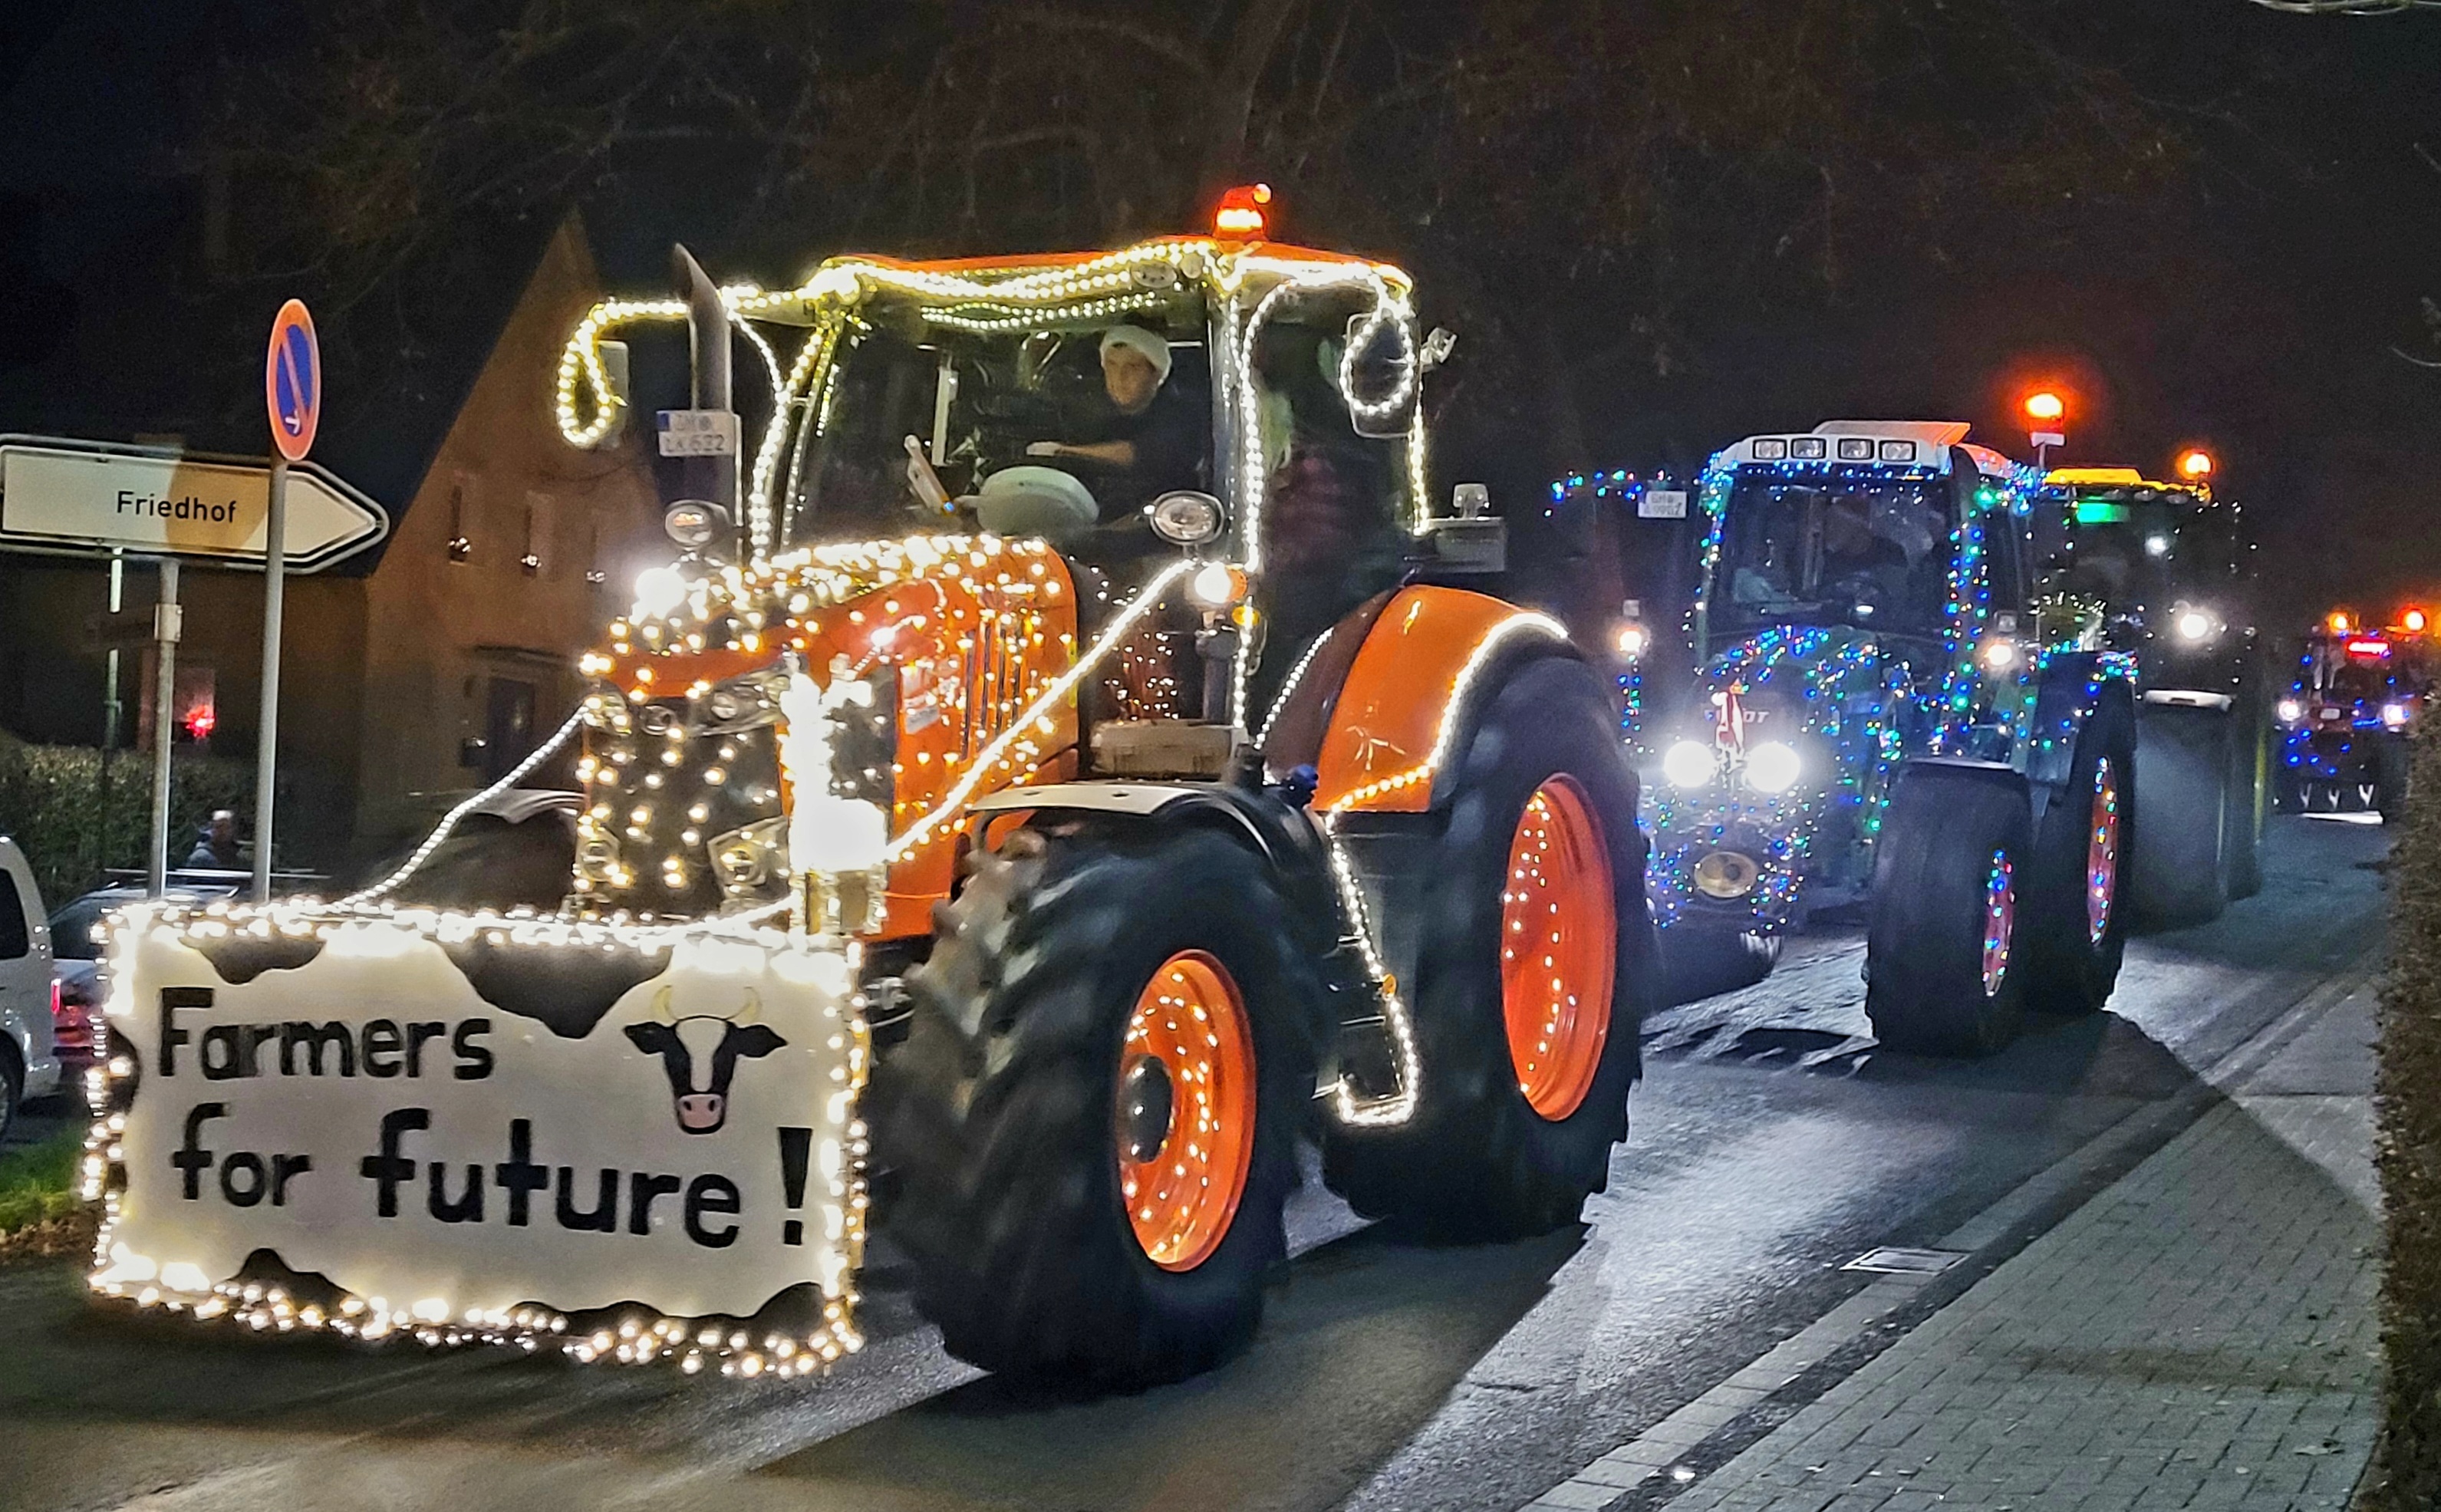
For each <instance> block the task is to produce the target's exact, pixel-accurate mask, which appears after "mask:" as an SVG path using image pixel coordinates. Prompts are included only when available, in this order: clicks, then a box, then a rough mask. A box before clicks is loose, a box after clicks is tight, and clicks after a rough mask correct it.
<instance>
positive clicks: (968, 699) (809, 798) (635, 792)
mask: <svg viewBox="0 0 2441 1512" xmlns="http://www.w3.org/2000/svg"><path fill="white" fill-rule="evenodd" d="M671 570H672V571H673V579H672V580H671V581H666V582H656V581H654V580H653V579H652V575H651V574H647V581H646V582H645V583H644V584H642V585H641V586H642V588H643V589H644V590H645V595H646V601H647V602H644V603H640V604H639V605H638V611H637V613H636V614H634V615H633V616H631V617H629V618H627V619H624V620H620V621H614V622H613V623H612V624H611V626H610V639H609V641H608V644H607V646H606V648H605V649H604V650H602V651H600V652H597V653H594V654H593V655H591V656H589V657H587V658H586V661H585V670H586V672H587V673H588V675H591V676H592V677H594V678H595V679H596V681H595V684H594V687H593V689H592V691H591V693H588V696H587V699H586V704H585V709H586V725H587V729H586V749H585V755H584V757H583V759H582V760H581V761H580V762H579V763H578V765H577V773H576V775H577V777H578V780H579V781H581V782H582V783H584V784H585V789H586V804H585V811H584V813H583V815H582V816H581V819H580V826H579V836H578V846H577V874H576V877H575V879H574V890H575V896H576V897H577V899H578V900H579V903H580V905H581V907H582V909H584V911H587V912H595V911H599V912H603V913H615V912H617V911H620V910H625V911H628V912H631V913H650V914H652V915H654V916H656V917H661V918H668V917H673V916H675V917H679V918H694V917H702V916H705V915H708V914H714V913H722V912H730V911H734V910H737V909H743V908H751V907H756V906H759V905H763V904H768V903H770V902H773V901H775V900H779V899H782V898H784V897H786V896H787V883H788V879H789V877H790V875H791V874H792V868H791V862H790V856H791V854H792V853H794V854H798V855H803V854H806V853H807V851H808V847H809V846H810V847H813V848H815V849H820V848H821V847H822V845H823V842H824V840H825V839H826V838H835V837H829V836H827V835H826V834H822V833H818V834H814V835H808V834H806V833H805V828H806V826H805V825H798V824H793V823H792V820H793V819H794V818H795V816H796V814H797V812H798V810H799V809H800V807H801V805H805V804H806V803H808V802H810V803H813V804H815V805H816V806H818V807H822V808H823V812H824V814H825V815H826V816H827V815H830V814H831V813H832V812H833V810H831V809H830V808H829V807H828V805H829V804H830V803H831V802H832V801H835V800H837V801H849V802H851V803H853V804H859V805H869V806H870V808H872V809H878V810H879V811H880V814H881V816H882V822H883V829H884V833H883V835H882V836H881V837H879V838H880V840H881V841H882V842H884V843H886V850H887V855H886V861H887V865H888V869H889V875H888V884H887V888H886V890H885V898H884V902H883V905H882V911H883V913H884V914H885V915H886V917H884V918H883V920H882V921H881V923H880V926H879V927H878V929H877V931H875V932H877V933H878V934H880V935H882V936H883V937H889V936H892V935H895V934H897V933H902V932H904V933H920V932H922V930H923V929H924V928H925V927H926V925H925V911H926V909H929V907H930V905H931V902H932V901H933V900H934V899H935V898H937V897H940V896H945V895H946V894H947V891H948V886H949V873H950V868H951V863H952V860H953V855H952V841H953V840H954V836H955V829H956V826H955V824H954V823H953V822H950V820H951V819H952V818H953V816H954V813H955V812H956V811H958V810H960V809H961V808H962V806H963V804H964V803H965V801H967V800H968V799H970V798H972V797H974V796H976V795H977V794H980V793H983V792H988V791H991V790H993V789H996V788H998V787H1002V786H1005V785H1008V784H1009V783H1020V782H1024V781H1026V780H1028V779H1029V778H1032V777H1034V776H1036V775H1037V774H1039V773H1040V772H1041V771H1043V770H1044V769H1045V768H1046V767H1050V766H1053V765H1056V764H1057V763H1058V762H1060V761H1062V760H1064V759H1067V757H1068V754H1069V753H1070V752H1071V751H1072V750H1073V747H1075V745H1076V709H1075V702H1074V700H1073V699H1067V700H1062V701H1060V702H1059V703H1058V705H1057V706H1056V707H1055V708H1052V709H1050V710H1047V711H1043V712H1042V713H1041V714H1040V715H1038V716H1037V717H1036V719H1035V720H1034V721H1033V722H1032V723H1031V724H1030V725H1028V726H1026V728H1024V729H1017V728H1016V726H1017V724H1018V722H1019V716H1020V715H1021V714H1022V712H1023V711H1025V710H1026V709H1027V708H1028V706H1029V705H1032V704H1034V703H1036V702H1038V701H1039V700H1040V698H1041V697H1042V695H1043V693H1044V691H1045V690H1046V689H1047V688H1048V687H1049V686H1050V684H1051V683H1052V681H1053V680H1054V679H1056V678H1057V677H1058V676H1059V675H1060V674H1061V673H1063V672H1065V671H1066V670H1067V668H1068V667H1069V666H1070V665H1071V664H1072V663H1073V662H1074V660H1075V657H1076V594H1075V588H1074V585H1073V583H1072V581H1071V579H1070V576H1069V572H1068V567H1067V564H1066V563H1065V562H1064V561H1062V560H1061V559H1060V557H1059V555H1058V553H1057V552H1056V551H1054V550H1052V549H1051V548H1049V547H1048V546H1045V545H1044V544H1043V543H1041V542H1040V541H1007V540H1002V539H999V538H997V537H993V536H916V537H911V538H910V539H907V540H904V541H895V542H875V543H867V544H861V545H852V546H828V547H820V548H815V549H807V550H801V551H796V552H792V553H790V554H788V555H787V556H784V557H781V558H778V559H776V560H774V561H772V562H769V563H768V564H765V565H761V566H756V567H721V568H717V569H715V570H713V571H710V572H705V573H701V574H698V575H695V576H692V577H680V576H677V575H676V573H675V570H674V569H671ZM817 708H819V711H820V712H819V714H815V713H814V711H816V710H817ZM809 715H811V716H813V717H811V718H810V719H809V718H808V717H807V716H809ZM809 724H810V725H814V726H819V727H821V728H820V729H808V728H807V726H808V725H809ZM794 737H808V738H805V739H803V740H800V739H797V738H794ZM836 813H837V816H838V818H837V819H836V823H838V824H845V823H847V822H848V821H849V820H851V819H859V818H860V817H861V818H862V819H865V820H868V821H869V814H868V813H865V812H864V811H862V810H857V809H838V810H836ZM833 822H834V821H833V820H831V819H827V818H826V819H825V820H824V823H825V824H830V823H833ZM816 828H818V829H819V828H821V826H816Z"/></svg>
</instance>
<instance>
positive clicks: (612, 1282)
mask: <svg viewBox="0 0 2441 1512" xmlns="http://www.w3.org/2000/svg"><path fill="white" fill-rule="evenodd" d="M281 948H286V949H287V950H288V955H287V956H286V957H285V958H284V959H283V958H281V957H280V956H279V955H278V954H277V952H278V951H279V950H280V949H281ZM521 948H523V947H521V946H520V945H515V944H502V945H476V946H473V947H472V949H473V950H474V951H475V952H477V953H478V954H477V955H470V954H469V953H468V952H469V947H467V946H453V947H452V949H453V950H455V951H456V952H457V956H456V958H455V959H453V955H452V954H451V952H450V951H445V950H444V949H443V946H442V945H438V944H436V943H434V941H432V940H431V939H429V938H427V937H425V936H424V935H422V934H418V933H414V932H411V931H409V930H408V929H407V928H406V927H400V926H395V925H389V924H348V925H343V926H341V927H337V928H336V929H335V931H334V932H333V934H332V937H331V938H330V940H329V941H328V943H327V944H325V945H322V946H321V947H320V948H319V950H318V952H314V951H313V945H312V942H310V941H307V942H303V943H302V951H299V950H298V948H296V946H295V945H293V944H291V943H288V942H282V941H280V940H279V939H277V938H275V939H273V940H272V941H269V942H266V943H264V945H250V943H249V942H247V941H246V940H245V939H244V937H243V932H242V931H241V934H240V936H239V937H238V938H237V939H235V940H232V941H216V940H213V939H208V938H207V939H190V938H186V937H183V936H181V935H180V934H179V933H178V932H177V930H176V929H175V928H174V927H171V926H169V925H166V924H156V925H152V926H149V927H145V928H144V929H143V930H142V932H140V933H137V934H136V935H134V937H133V938H132V939H129V940H126V941H124V942H123V943H122V945H120V946H119V948H118V952H117V953H116V954H114V956H113V957H112V961H111V981H110V988H109V996H108V1002H107V1013H108V1017H109V1020H110V1029H111V1036H112V1043H113V1046H114V1049H115V1050H118V1052H119V1053H122V1054H125V1055H126V1056H127V1057H128V1058H129V1059H130V1060H132V1062H133V1063H134V1067H135V1074H136V1090H135V1093H134V1097H133V1100H132V1103H131V1104H130V1106H129V1107H127V1109H126V1111H125V1118H126V1127H125V1129H124V1130H123V1131H122V1132H121V1133H120V1135H119V1140H118V1143H119V1145H120V1150H121V1153H120V1157H119V1161H118V1163H119V1165H120V1166H121V1167H122V1168H123V1172H124V1178H123V1179H124V1189H123V1191H122V1192H121V1193H120V1195H119V1197H118V1208H117V1214H116V1218H115V1221H114V1222H113V1224H112V1226H111V1228H110V1229H109V1231H108V1233H106V1235H105V1237H104V1254H103V1261H102V1269H100V1270H99V1272H98V1273H97V1275H96V1277H95V1282H96V1285H97V1286H98V1287H101V1288H102V1289H104V1290H105V1291H118V1292H120V1293H132V1292H135V1291H136V1290H137V1289H138V1288H142V1287H153V1288H156V1289H157V1290H159V1291H161V1292H163V1293H166V1294H168V1295H170V1296H172V1297H173V1298H181V1299H186V1300H188V1301H190V1302H191V1301H192V1300H193V1299H195V1298H197V1297H202V1296H208V1294H209V1293H210V1290H211V1288H212V1287H214V1286H215V1285H217V1284H219V1283H222V1282H225V1281H227V1280H228V1279H230V1278H232V1277H234V1276H236V1275H238V1273H239V1272H240V1271H241V1269H243V1268H244V1266H245V1264H246V1261H247V1256H248V1255H249V1254H252V1253H253V1252H254V1251H258V1250H266V1249H267V1250H270V1251H275V1252H276V1253H277V1255H278V1257H279V1259H280V1262H281V1263H282V1264H283V1265H284V1266H286V1267H287V1268H288V1269H291V1270H294V1271H298V1272H307V1273H318V1274H319V1275H321V1276H323V1277H326V1278H327V1279H328V1280H329V1281H330V1282H332V1283H333V1284H334V1285H335V1286H336V1287H340V1288H342V1289H343V1290H344V1291H346V1292H348V1293H352V1294H353V1297H354V1298H355V1299H360V1300H368V1301H369V1304H370V1306H371V1309H372V1311H373V1313H375V1314H378V1315H386V1316H388V1317H389V1319H391V1320H392V1323H393V1324H394V1325H395V1326H398V1327H407V1328H411V1327H415V1326H417V1325H420V1324H458V1323H462V1322H465V1321H467V1320H483V1319H504V1318H506V1317H507V1316H508V1315H509V1314H511V1313H512V1312H515V1310H517V1309H521V1308H526V1307H529V1306H536V1305H538V1306H542V1307H548V1308H551V1309H556V1310H557V1311H560V1312H563V1313H565V1312H570V1311H576V1310H581V1309H588V1308H597V1307H605V1306H608V1305H612V1304H620V1303H633V1304H639V1305H642V1306H644V1307H647V1308H652V1309H657V1310H658V1311H659V1312H660V1313H661V1314H663V1315H665V1316H666V1317H669V1318H675V1319H691V1318H702V1317H707V1316H712V1315H722V1316H729V1317H737V1318H744V1317H750V1316H751V1315H753V1314H754V1313H755V1312H756V1311H757V1310H758V1309H760V1308H762V1307H763V1306H764V1305H765V1304H766V1303H768V1302H769V1301H770V1300H771V1299H772V1298H773V1297H774V1296H775V1294H777V1293H780V1292H782V1291H784V1290H786V1289H787V1288H788V1287H798V1286H802V1285H804V1284H806V1283H811V1284H812V1286H813V1287H816V1288H818V1289H819V1291H820V1292H821V1294H822V1295H823V1297H825V1298H828V1299H832V1300H833V1301H835V1302H837V1301H840V1300H841V1299H844V1298H845V1297H846V1296H847V1294H848V1293H847V1286H848V1281H849V1279H850V1272H851V1270H852V1269H853V1268H854V1266H855V1264H856V1263H857V1260H858V1252H857V1251H858V1247H859V1240H860V1234H861V1223H860V1220H859V1215H858V1213H857V1211H856V1209H857V1207H858V1199H857V1198H856V1197H855V1191H856V1186H855V1177H854V1164H853V1152H852V1145H853V1143H854V1141H855V1140H856V1139H857V1138H858V1137H859V1134H860V1126H858V1125H854V1119H855V1107H856V1088H857V1086H858V1084H859V1082H860V1080H861V1068H862V1064H863V1058H864V1056H865V1053H866V1050H865V1046H864V1042H863V1032H862V1030H861V1028H860V1027H859V1025H858V1023H857V1021H856V1019H855V1015H854V1012H853V1009H852V1006H851V1003H852V993H853V988H852V984H851V981H850V979H849V972H848V968H847V964H846V963H845V961H844V960H843V959H842V958H841V956H840V955H839V954H838V953H836V952H835V951H823V950H817V949H814V948H812V947H810V946H802V947H801V946H795V945H778V946H773V947H769V948H766V947H764V946H761V945H748V944H742V943H731V942H703V941H697V942H693V943H686V944H680V945H678V946H677V947H675V949H674V950H672V951H670V952H669V953H667V954H665V955H661V956H649V957H640V956H636V955H634V954H632V953H627V954H626V955H625V959H626V960H629V961H634V962H638V963H639V964H638V965H637V966H636V967H635V968H634V969H633V970H632V971H630V972H629V973H628V974H627V978H626V979H624V980H621V979H618V978H616V977H615V976H614V977H613V978H612V979H610V980H609V981H607V984H606V985H602V984H599V983H597V985H596V987H595V988H594V989H593V990H594V1000H592V1001H589V1002H588V1001H586V1000H583V995H584V992H585V991H586V989H585V987H584V986H583V985H582V984H581V983H580V984H578V985H577V986H575V987H573V988H571V987H570V985H569V981H570V976H569V974H568V973H565V972H561V973H556V974H554V973H553V972H551V971H550V970H548V969H545V970H541V971H535V970H533V969H531V967H530V965H529V966H525V967H521V966H519V963H517V961H516V960H515V954H516V952H518V951H519V950H520V949H521ZM623 948H624V947H623ZM250 949H251V950H253V951H255V954H254V955H253V956H252V958H251V959H248V956H247V952H248V950H250ZM266 951H268V952H271V953H269V954H266V953H264V952H266ZM304 952H313V953H312V954H311V959H310V960H303V961H302V962H301V963H298V956H299V955H300V954H302V953H304ZM484 952H488V953H487V954H484ZM590 953H591V956H592V957H593V958H594V959H595V960H596V961H599V960H600V959H601V958H602V957H603V955H604V952H603V951H602V949H601V947H600V946H599V945H596V946H592V947H591V948H590ZM266 961H269V962H271V964H270V965H269V967H268V968H266V966H265V964H264V963H265V962H266ZM646 973H650V974H649V975H647V974H646ZM638 978H641V979H642V980H635V979H638ZM571 994H573V996H571ZM819 1310H820V1309H817V1311H818V1312H819ZM831 1317H832V1319H833V1320H834V1325H833V1327H832V1329H831V1332H832V1333H833V1334H834V1335H835V1336H841V1337H843V1336H844V1335H845V1332H846V1327H845V1314H844V1308H843V1306H841V1307H838V1308H834V1309H832V1312H831ZM374 1331H386V1330H374ZM758 1347H759V1346H758Z"/></svg>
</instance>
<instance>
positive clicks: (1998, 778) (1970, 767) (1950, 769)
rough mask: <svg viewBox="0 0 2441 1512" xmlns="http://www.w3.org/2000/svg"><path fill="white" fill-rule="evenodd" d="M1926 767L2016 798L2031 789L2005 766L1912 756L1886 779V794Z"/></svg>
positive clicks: (1958, 758) (1962, 758) (2021, 775)
mask: <svg viewBox="0 0 2441 1512" xmlns="http://www.w3.org/2000/svg"><path fill="white" fill-rule="evenodd" d="M1929 767H1938V768H1940V769H1941V770H1942V771H1943V772H1945V773H1958V774H1962V775H1965V776H1972V777H1975V778H1978V779H1980V780H1981V781H1983V782H1987V783H1991V784H1992V785H1994V786H1996V787H2003V788H2006V789H2008V790H2009V791H2011V792H2013V793H2016V794H2017V795H2018V796H2019V797H2020V798H2023V797H2024V796H2025V795H2026V793H2027V790H2028V789H2029V788H2031V787H2032V786H2033V785H2034V784H2033V783H2031V782H2030V781H2028V779H2027V778H2026V776H2025V774H2024V773H2022V772H2020V771H2018V770H2017V769H2016V767H2014V766H2011V765H2009V764H2008V763H2006V762H1983V761H1977V760H1975V759H1973V758H1972V757H1967V756H1913V757H1909V758H1908V760H1906V761H1904V762H1902V763H1900V764H1899V769H1898V770H1897V771H1896V772H1895V773H1893V774H1892V775H1891V778H1890V790H1891V791H1892V792H1896V791H1897V790H1898V784H1899V783H1900V781H1901V780H1903V779H1904V778H1905V777H1906V776H1907V774H1908V773H1909V772H1911V771H1917V770H1920V769H1924V768H1929Z"/></svg>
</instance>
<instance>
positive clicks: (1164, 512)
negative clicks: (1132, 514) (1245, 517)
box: [1145, 489, 1223, 546]
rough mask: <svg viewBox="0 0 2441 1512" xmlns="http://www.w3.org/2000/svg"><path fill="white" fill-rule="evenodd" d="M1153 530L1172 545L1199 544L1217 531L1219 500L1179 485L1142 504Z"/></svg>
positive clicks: (1213, 536)
mask: <svg viewBox="0 0 2441 1512" xmlns="http://www.w3.org/2000/svg"><path fill="white" fill-rule="evenodd" d="M1145 514H1146V515H1147V517H1148V518H1149V519H1150V520H1151V521H1152V533H1153V534H1155V535H1158V536H1160V537H1161V538H1162V539H1163V540H1165V541H1167V542H1168V543H1169V544H1170V545H1172V546H1202V544H1203V543H1204V542H1206V541H1209V540H1212V539H1213V538H1215V537H1216V536H1218V535H1219V534H1220V533H1221V522H1222V519H1223V514H1222V512H1221V501H1220V500H1219V499H1217V498H1214V497H1213V496H1212V495H1209V494H1199V493H1197V492H1196V491H1195V490H1193V489H1179V490H1177V491H1175V492H1173V493H1168V494H1164V495H1162V496H1161V497H1159V498H1157V499H1154V500H1153V501H1152V502H1151V503H1150V504H1148V505H1147V506H1145Z"/></svg>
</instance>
